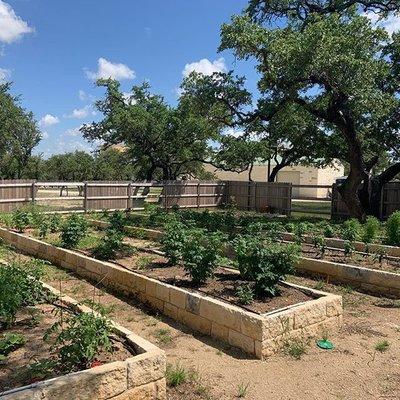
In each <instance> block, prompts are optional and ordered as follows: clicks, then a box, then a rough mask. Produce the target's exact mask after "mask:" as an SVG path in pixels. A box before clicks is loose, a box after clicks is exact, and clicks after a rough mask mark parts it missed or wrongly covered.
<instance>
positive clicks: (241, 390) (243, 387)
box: [236, 383, 249, 399]
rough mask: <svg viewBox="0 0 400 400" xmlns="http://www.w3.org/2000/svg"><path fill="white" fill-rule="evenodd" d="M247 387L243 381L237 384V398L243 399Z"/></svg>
mask: <svg viewBox="0 0 400 400" xmlns="http://www.w3.org/2000/svg"><path fill="white" fill-rule="evenodd" d="M248 388H249V384H248V383H247V384H244V383H240V384H239V385H238V390H237V396H236V397H237V398H239V399H243V398H244V397H246V394H247V389H248Z"/></svg>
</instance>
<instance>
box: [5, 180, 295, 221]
mask: <svg viewBox="0 0 400 400" xmlns="http://www.w3.org/2000/svg"><path fill="white" fill-rule="evenodd" d="M41 188H46V189H49V188H50V189H51V190H54V189H56V188H61V189H63V188H70V189H73V188H75V191H76V189H78V195H73V196H66V197H61V194H62V190H61V191H60V196H56V197H55V196H54V193H53V196H52V197H45V196H42V193H41V192H40V190H41ZM291 191H292V187H291V184H290V183H266V182H265V183H263V182H262V183H260V182H236V181H163V182H121V181H119V182H115V181H114V182H111V181H108V182H97V181H96V182H34V181H29V182H22V181H15V182H8V183H7V184H5V183H4V184H3V187H2V185H1V184H0V211H12V210H13V209H15V208H17V207H19V206H21V205H23V204H26V203H29V202H37V203H38V204H42V205H46V206H49V205H50V204H52V203H53V204H54V202H59V201H60V200H62V202H63V203H66V204H67V203H70V204H72V203H73V202H74V203H75V204H76V203H77V202H78V205H77V206H76V207H75V209H80V210H84V211H94V210H142V209H143V208H144V206H145V204H146V203H157V204H159V205H160V206H161V207H164V208H171V207H174V206H179V207H180V208H211V207H218V206H220V205H222V204H226V203H228V202H234V203H236V205H237V207H238V208H239V209H242V210H255V211H260V212H275V213H279V214H284V215H290V210H291ZM43 192H44V191H43ZM44 193H45V192H44ZM3 205H5V206H4V207H2V206H3ZM6 206H7V207H6ZM66 208H67V207H66Z"/></svg>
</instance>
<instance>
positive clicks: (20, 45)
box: [0, 0, 256, 156]
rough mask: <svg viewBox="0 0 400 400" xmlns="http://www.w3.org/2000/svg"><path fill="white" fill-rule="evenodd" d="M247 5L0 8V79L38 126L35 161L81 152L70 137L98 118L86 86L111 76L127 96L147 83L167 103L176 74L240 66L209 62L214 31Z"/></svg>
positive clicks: (17, 0) (98, 1)
mask: <svg viewBox="0 0 400 400" xmlns="http://www.w3.org/2000/svg"><path fill="white" fill-rule="evenodd" d="M246 4H247V0H235V1H232V0H217V1H216V0H201V1H188V0H170V1H165V0H163V1H161V0H154V1H151V2H149V1H144V0H135V1H132V0H114V1H111V0H80V1H78V0H68V1H66V0H57V1H54V0H6V1H4V0H0V49H1V53H0V54H1V55H0V79H3V80H11V81H13V82H14V84H13V89H12V91H13V93H16V94H21V95H22V98H21V101H22V104H23V105H24V106H25V107H26V108H27V109H29V110H32V111H33V112H34V114H35V116H36V118H37V120H38V121H41V122H40V126H41V129H42V131H43V132H44V139H43V140H42V142H41V143H40V145H39V146H38V148H37V152H39V153H43V154H44V155H45V156H48V155H50V154H53V153H61V152H65V151H71V150H74V149H89V148H90V146H89V145H88V143H87V142H85V141H84V140H83V139H82V137H81V136H80V134H79V133H78V128H79V126H80V125H81V124H83V123H87V122H90V121H92V120H96V119H98V118H100V117H101V116H100V115H98V114H97V115H94V114H93V111H94V110H93V108H92V107H91V104H92V102H93V100H94V99H95V98H99V97H101V95H102V89H100V88H96V87H95V85H94V79H95V78H96V77H98V76H105V75H110V74H111V75H113V76H115V77H116V78H118V79H119V80H121V83H122V87H123V90H124V91H126V92H128V91H129V89H130V87H131V86H132V85H134V84H139V83H141V82H143V80H149V82H150V84H151V85H152V87H153V90H154V91H155V92H157V93H161V94H162V95H164V96H165V98H166V99H167V100H168V101H169V102H171V103H173V102H175V101H176V99H177V88H178V86H179V84H180V81H181V79H182V76H183V73H184V72H185V71H186V72H187V71H190V70H193V69H196V70H199V71H201V72H205V73H207V72H210V71H211V72H212V71H213V70H221V69H232V68H234V69H235V71H237V72H238V73H240V74H246V75H247V76H248V77H249V87H250V88H252V87H253V88H254V87H255V82H256V81H255V73H254V70H253V67H252V66H251V65H250V64H249V63H244V62H241V63H239V62H236V61H235V60H234V59H233V58H232V56H231V54H230V53H228V52H226V53H223V54H218V53H217V47H218V45H219V29H220V26H221V24H222V23H223V22H227V21H229V19H230V17H231V15H233V14H235V13H240V11H241V10H242V9H243V8H244V7H245V6H246Z"/></svg>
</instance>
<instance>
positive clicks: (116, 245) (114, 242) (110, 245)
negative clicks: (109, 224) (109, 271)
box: [92, 228, 124, 260]
mask: <svg viewBox="0 0 400 400" xmlns="http://www.w3.org/2000/svg"><path fill="white" fill-rule="evenodd" d="M123 237H124V236H123V234H122V233H121V232H120V231H116V230H114V229H110V228H109V229H107V231H106V235H105V236H104V238H103V240H102V241H101V242H100V243H99V244H98V245H97V246H96V247H95V248H94V249H93V251H92V253H93V255H94V256H95V257H96V258H99V259H100V260H112V259H115V257H116V256H117V252H118V251H120V250H121V249H122V247H123V242H122V240H123Z"/></svg>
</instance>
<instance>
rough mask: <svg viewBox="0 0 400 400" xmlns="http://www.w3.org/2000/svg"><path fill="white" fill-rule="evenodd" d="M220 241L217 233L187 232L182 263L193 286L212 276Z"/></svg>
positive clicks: (216, 264)
mask: <svg viewBox="0 0 400 400" xmlns="http://www.w3.org/2000/svg"><path fill="white" fill-rule="evenodd" d="M221 241H222V238H221V235H220V234H218V233H205V232H204V231H202V230H199V229H192V230H190V231H187V238H186V240H185V243H184V247H183V249H182V261H183V267H184V269H185V271H186V272H187V273H188V274H189V275H190V277H191V279H192V282H193V283H194V284H196V285H200V284H202V283H204V282H206V280H207V279H208V278H210V277H212V276H213V274H214V271H215V269H216V268H217V266H218V260H219V255H220V251H221Z"/></svg>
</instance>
